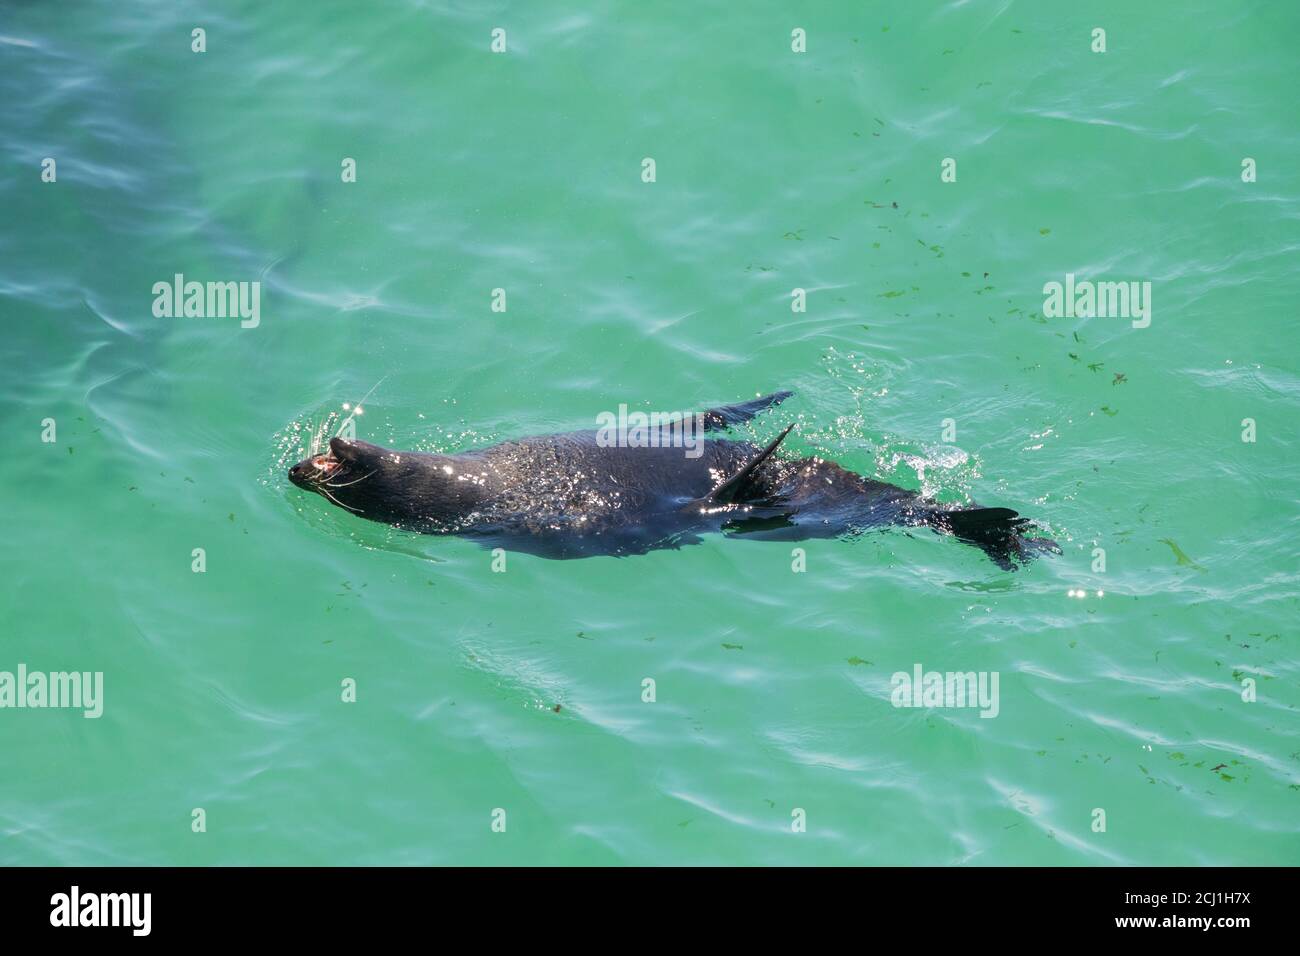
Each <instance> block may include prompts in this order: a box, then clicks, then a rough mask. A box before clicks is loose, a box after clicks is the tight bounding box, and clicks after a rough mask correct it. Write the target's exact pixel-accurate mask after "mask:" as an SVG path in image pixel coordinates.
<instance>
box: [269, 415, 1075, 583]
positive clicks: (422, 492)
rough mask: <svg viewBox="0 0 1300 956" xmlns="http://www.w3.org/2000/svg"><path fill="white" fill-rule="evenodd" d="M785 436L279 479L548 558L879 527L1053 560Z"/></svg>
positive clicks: (344, 461) (344, 462) (330, 468)
mask: <svg viewBox="0 0 1300 956" xmlns="http://www.w3.org/2000/svg"><path fill="white" fill-rule="evenodd" d="M790 394H791V393H790V392H776V393H775V394H772V395H768V396H765V397H763V398H758V399H755V400H753V401H750V402H744V403H742V404H739V405H728V406H724V407H721V408H715V409H712V410H710V411H708V412H705V413H704V414H703V416H702V422H703V425H704V428H705V429H706V430H708V431H720V430H723V429H725V428H727V427H728V426H730V425H735V424H739V423H741V422H746V421H749V420H750V419H752V418H753V417H754V416H755V415H757V414H758V413H759V412H762V411H764V410H766V409H768V408H772V407H774V406H776V405H779V404H780V403H781V402H782V401H784V400H785V399H786V398H788V397H789V396H790ZM789 431H790V428H787V429H786V430H785V431H784V432H782V433H781V434H780V435H779V436H778V437H777V438H776V440H775V441H773V442H772V443H771V444H770V445H768V446H767V447H766V448H760V447H759V446H757V445H754V444H751V443H749V442H739V441H730V440H726V439H713V440H709V441H703V440H702V436H701V446H700V448H699V449H697V450H698V451H699V452H700V453H699V454H698V457H691V456H690V455H688V454H686V450H685V449H683V448H682V447H614V446H611V445H608V444H602V443H601V442H599V441H598V440H597V436H598V432H596V431H594V430H593V431H585V432H569V433H565V434H557V435H538V436H535V437H531V438H521V439H519V440H517V441H508V442H503V443H501V444H499V445H493V446H491V447H489V448H482V449H478V450H475V451H468V452H463V453H461V454H458V455H430V454H426V453H424V452H412V451H395V450H393V449H390V448H382V447H380V446H378V445H371V444H368V443H367V442H362V441H347V440H344V439H342V438H334V439H331V440H330V453H329V454H328V455H322V456H318V457H316V458H309V459H306V460H304V461H301V462H299V463H298V464H297V465H294V466H293V468H292V469H290V471H289V478H290V480H291V481H293V483H294V484H296V485H298V486H299V487H301V488H305V489H307V490H310V491H316V492H318V493H319V494H321V495H322V496H323V497H325V498H327V499H328V500H330V501H331V502H333V503H334V504H336V505H338V506H340V507H342V508H345V509H347V510H348V511H350V512H352V513H354V514H356V515H358V516H359V517H363V518H368V519H370V520H372V521H381V522H384V523H386V524H390V525H394V526H396V527H399V528H405V529H408V530H410V531H418V532H423V533H426V534H456V535H462V536H465V537H470V538H474V539H477V540H479V541H481V542H482V543H483V544H485V545H487V546H488V547H503V548H506V549H508V550H514V551H524V552H528V553H531V554H537V555H541V556H543V557H550V558H577V557H587V556H591V555H631V554H644V553H645V552H647V551H651V550H654V549H656V548H674V547H679V546H681V545H683V544H689V543H695V542H697V541H699V536H700V535H701V534H703V533H707V532H725V533H727V534H729V535H733V536H739V537H745V538H753V539H761V540H782V541H795V540H800V539H803V538H825V537H835V536H839V535H846V534H853V533H857V532H860V531H863V530H866V529H868V528H874V527H881V526H885V525H902V526H914V527H929V528H933V529H935V530H936V531H939V532H942V533H946V534H951V535H953V536H954V537H956V538H958V539H960V540H962V541H966V542H968V543H970V544H974V545H976V546H978V547H980V548H981V549H983V550H984V552H985V553H986V554H988V556H989V557H990V558H992V559H993V560H994V561H995V562H996V563H997V564H998V565H999V566H1000V567H1002V568H1006V569H1011V568H1014V567H1015V566H1016V564H1017V563H1020V562H1023V561H1025V560H1028V559H1029V558H1030V557H1032V556H1033V555H1034V554H1036V553H1038V552H1042V551H1056V552H1058V553H1059V551H1060V549H1059V548H1058V547H1057V546H1056V544H1055V542H1052V541H1050V540H1048V539H1046V538H1034V537H1029V536H1027V535H1026V534H1025V532H1027V531H1029V530H1031V529H1032V527H1033V526H1032V525H1031V524H1030V523H1029V522H1028V521H1027V520H1026V519H1024V518H1021V517H1020V516H1019V515H1018V514H1016V512H1014V511H1011V510H1009V509H1007V508H981V507H974V506H973V507H967V508H957V507H953V506H948V505H940V504H938V503H936V502H934V501H932V500H929V499H926V498H923V497H921V496H919V495H917V494H915V493H913V492H910V491H907V490H905V489H903V488H899V487H897V486H895V485H890V484H886V483H884V482H879V481H872V480H871V479H868V478H864V477H862V476H861V475H858V474H855V473H853V472H851V471H846V470H845V469H843V468H841V467H840V466H839V465H837V464H835V463H834V462H830V461H826V460H824V459H822V458H783V457H780V456H778V455H776V454H775V452H776V450H777V448H778V446H779V445H780V443H781V440H782V439H784V438H785V436H786V434H788V433H789ZM668 444H669V442H668V440H667V439H666V438H665V441H664V445H668Z"/></svg>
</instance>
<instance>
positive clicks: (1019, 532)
mask: <svg viewBox="0 0 1300 956" xmlns="http://www.w3.org/2000/svg"><path fill="white" fill-rule="evenodd" d="M927 523H928V524H929V525H930V526H931V527H933V528H936V529H937V530H939V531H942V532H944V533H945V534H950V535H952V536H953V537H954V538H957V539H958V540H960V541H965V542H966V543H967V544H973V545H975V546H976V547H977V548H980V549H981V550H982V551H983V552H984V553H985V554H987V555H988V556H989V557H990V558H992V559H993V562H994V563H995V564H996V565H997V566H998V567H1000V568H1002V570H1004V571H1014V570H1015V568H1016V562H1020V563H1024V562H1026V561H1028V560H1030V559H1031V558H1032V557H1034V555H1035V554H1038V553H1040V552H1044V551H1047V552H1052V553H1055V554H1060V553H1061V549H1060V546H1059V545H1057V543H1056V542H1055V541H1052V540H1051V539H1050V538H1026V537H1025V536H1024V532H1026V531H1029V530H1031V529H1032V528H1033V527H1034V526H1033V524H1032V522H1030V521H1029V519H1028V518H1022V517H1020V515H1019V514H1017V513H1016V512H1014V511H1012V510H1011V509H1010V508H969V509H966V510H961V511H957V510H954V511H935V512H933V513H932V514H931V515H930V517H929V521H928V522H927Z"/></svg>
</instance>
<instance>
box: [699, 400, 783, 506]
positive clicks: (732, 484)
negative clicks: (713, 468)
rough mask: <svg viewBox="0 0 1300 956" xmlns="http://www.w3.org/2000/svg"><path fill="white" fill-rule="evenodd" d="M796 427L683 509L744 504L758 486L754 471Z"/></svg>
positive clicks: (777, 437)
mask: <svg viewBox="0 0 1300 956" xmlns="http://www.w3.org/2000/svg"><path fill="white" fill-rule="evenodd" d="M792 428H794V422H791V423H790V424H789V425H787V426H786V427H785V431H783V432H781V434H779V435H777V436H776V437H775V438H773V439H772V441H771V443H770V444H769V445H768V446H767V447H766V448H764V449H763V450H762V451H760V452H759V453H758V454H757V455H755V456H754V457H753V458H752V459H750V461H749V462H748V463H747V464H746V465H745V467H744V468H742V469H740V471H738V472H736V473H735V474H734V475H732V476H731V477H730V478H728V479H727V480H726V481H724V482H723V483H722V484H720V485H718V487H716V488H714V489H713V490H712V491H710V492H709V493H708V494H707V495H705V496H704V497H703V498H696V499H695V500H694V501H692V502H691V503H690V504H688V505H687V506H686V507H685V508H684V509H683V510H685V511H691V510H702V509H707V508H719V507H725V506H727V505H734V504H742V503H744V502H745V501H747V500H749V499H751V498H752V497H753V495H754V492H755V490H756V488H757V486H756V485H755V484H754V481H753V478H754V473H755V472H756V471H757V470H758V466H759V465H761V464H763V462H765V461H767V460H768V458H770V457H771V456H772V452H774V451H776V446H777V445H779V444H781V442H782V440H783V439H784V438H785V436H786V435H788V434H790V429H792Z"/></svg>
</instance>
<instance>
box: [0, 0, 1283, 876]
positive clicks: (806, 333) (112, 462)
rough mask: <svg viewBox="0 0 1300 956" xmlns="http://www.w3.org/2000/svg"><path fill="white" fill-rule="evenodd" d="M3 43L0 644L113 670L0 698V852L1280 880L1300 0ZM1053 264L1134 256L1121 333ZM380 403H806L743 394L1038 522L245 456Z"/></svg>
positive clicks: (71, 24)
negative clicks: (246, 300) (483, 506)
mask: <svg viewBox="0 0 1300 956" xmlns="http://www.w3.org/2000/svg"><path fill="white" fill-rule="evenodd" d="M74 7H75V8H77V9H75V10H74V9H73V8H74ZM194 27H203V28H205V29H206V31H207V34H206V41H207V51H206V52H205V53H201V54H199V53H194V52H192V51H191V33H190V31H191V30H192V29H193V28H194ZM495 27H502V28H504V29H505V30H506V52H505V53H501V54H494V53H492V52H491V50H490V44H491V42H492V30H493V28H495ZM1094 27H1102V28H1104V29H1105V30H1106V44H1107V49H1106V52H1105V53H1095V52H1093V51H1092V49H1091V46H1092V43H1093V40H1092V30H1093V28H1094ZM795 28H802V29H803V30H805V31H806V36H807V51H806V52H805V53H795V52H793V51H792V50H791V31H792V30H793V29H795ZM0 37H2V38H3V39H0V131H3V137H0V151H2V152H3V162H2V164H0V203H2V207H3V210H4V212H3V217H4V218H3V230H2V231H0V317H2V319H3V323H4V325H3V328H4V335H3V336H2V337H0V360H2V361H3V367H4V369H5V373H4V375H3V376H2V377H0V389H2V390H3V406H2V408H0V415H2V416H3V423H4V426H5V434H6V435H7V437H8V451H9V453H8V454H6V455H4V456H3V457H0V487H3V488H4V499H3V500H4V504H5V507H4V513H5V526H6V543H7V547H6V548H5V549H4V567H3V569H0V570H2V571H3V580H4V590H3V600H2V601H0V610H2V612H3V618H2V620H3V628H2V630H0V635H2V636H0V671H4V670H7V671H13V670H15V669H16V668H17V666H18V665H19V664H20V663H23V664H26V665H27V666H28V667H29V668H31V669H39V670H46V671H50V670H78V671H102V672H103V675H104V677H103V680H104V702H103V703H104V713H103V716H102V717H101V718H99V719H97V720H90V719H83V717H82V716H81V713H80V712H79V711H73V710H53V709H44V710H38V709H25V710H17V709H5V710H0V753H3V755H4V757H3V763H2V764H0V767H2V769H0V863H4V864H32V863H64V864H110V863H124V864H161V863H182V864H244V863H255V864H280V863H308V864H334V863H356V864H422V863H492V864H496V863H527V864H539V863H592V864H604V863H637V864H681V863H692V864H695V863H741V864H776V863H798V864H809V863H888V864H976V865H984V864H1067V865H1096V864H1103V865H1104V864H1209V863H1214V864H1248V863H1250V864H1253V863H1275V864H1276V863H1282V864H1295V863H1298V862H1300V835H1297V830H1298V827H1297V821H1298V819H1300V812H1298V811H1300V733H1298V731H1300V721H1298V720H1297V705H1300V691H1298V690H1297V674H1298V673H1300V668H1298V666H1297V640H1298V635H1297V632H1296V620H1297V614H1296V611H1297V595H1298V594H1300V589H1298V583H1300V582H1298V580H1297V579H1298V571H1300V569H1298V567H1297V560H1296V554H1297V548H1296V545H1295V540H1296V535H1297V532H1298V531H1300V522H1298V520H1297V517H1298V514H1300V510H1298V508H1297V493H1296V492H1297V478H1298V477H1300V472H1298V469H1297V460H1298V457H1297V456H1298V452H1300V436H1298V435H1297V430H1296V423H1297V410H1298V409H1300V373H1298V371H1297V349H1296V344H1297V335H1296V332H1295V308H1296V303H1297V301H1298V300H1300V299H1298V295H1297V294H1298V293H1300V278H1298V277H1297V270H1296V262H1297V259H1296V254H1297V251H1298V250H1300V227H1298V221H1300V173H1298V172H1297V168H1296V162H1295V160H1296V156H1297V155H1300V135H1297V106H1296V102H1297V101H1296V97H1295V89H1294V86H1295V76H1296V73H1297V59H1298V55H1297V53H1296V49H1297V42H1296V41H1297V40H1298V39H1300V8H1297V7H1296V6H1295V5H1294V4H1289V3H1269V2H1262V0H1261V2H1253V3H1252V2H1247V3H1241V4H1228V5H1225V4H1221V3H1211V2H1207V0H1196V2H1178V3H1174V2H1172V0H1165V2H1159V3H1142V4H1134V3H1131V2H1110V3H1093V4H1087V5H1078V4H1066V3H1037V2H1015V3H1013V2H970V3H951V4H926V3H916V2H901V0H899V2H889V3H881V2H871V3H848V2H842V3H816V4H811V5H808V6H807V7H806V8H804V7H800V8H798V9H792V8H790V6H789V5H788V4H779V3H775V2H760V3H752V4H742V5H729V6H727V7H726V8H725V9H724V8H717V9H705V8H702V7H701V6H700V5H698V4H692V3H668V2H665V3H655V4H650V5H644V4H639V5H636V4H601V3H596V4H561V3H545V4H499V3H496V4H470V3H464V4H441V3H420V2H416V0H406V2H383V3H366V4H357V3H351V2H342V0H331V2H277V3H274V4H267V3H228V4H210V5H207V7H205V6H204V5H199V4H195V3H188V2H178V3H168V4H143V3H139V4H137V3H120V4H113V5H105V4H88V5H76V4H73V5H69V4H47V3H33V2H10V3H6V4H4V5H3V6H0ZM45 157H51V158H54V159H55V160H56V162H57V180H56V181H55V182H52V183H46V182H42V181H41V163H42V160H43V159H44V158H45ZM647 157H650V158H653V159H654V160H655V166H656V168H655V173H656V176H655V181H654V182H652V183H647V182H643V180H642V161H643V159H645V158H647ZM1246 157H1249V158H1251V159H1253V160H1254V161H1255V163H1256V168H1257V176H1258V178H1257V181H1255V182H1243V181H1242V160H1243V158H1246ZM344 158H352V159H354V160H355V161H356V164H357V180H356V182H354V183H344V182H342V177H341V164H342V162H343V160H344ZM945 158H953V159H955V160H956V163H957V166H956V180H955V181H954V182H944V181H942V180H941V176H940V172H941V162H942V161H943V160H944V159H945ZM176 273H182V274H184V275H185V277H186V278H187V279H196V280H199V281H208V280H214V281H253V280H260V281H261V282H262V298H261V312H260V324H259V325H258V326H257V327H256V328H248V329H244V328H240V327H239V323H238V321H237V320H234V319H221V318H194V317H191V318H157V317H155V316H154V314H153V300H154V296H153V293H152V287H153V285H154V283H156V282H160V281H162V282H169V281H171V278H172V276H173V275H174V274H176ZM1067 273H1074V274H1075V275H1076V276H1078V277H1080V278H1089V279H1092V280H1116V281H1119V280H1123V281H1129V280H1133V281H1149V282H1151V284H1152V298H1151V304H1152V321H1151V323H1150V325H1149V327H1146V328H1134V327H1133V325H1132V323H1131V322H1130V321H1129V319H1127V318H1117V317H1110V318H1062V317H1057V318H1045V317H1044V315H1043V312H1044V296H1043V286H1044V284H1045V283H1047V282H1051V281H1064V279H1065V276H1066V274H1067ZM497 288H502V289H505V290H506V296H507V299H506V301H507V309H506V311H505V312H494V311H493V310H492V308H491V305H492V290H494V289H497ZM795 288H801V289H804V290H806V293H807V309H806V311H805V312H801V313H800V312H794V311H792V308H791V301H792V300H791V293H792V290H793V289H795ZM376 386H377V387H376ZM372 388H373V393H371V394H370V395H369V398H368V399H367V400H366V401H365V403H364V412H363V414H362V415H361V416H359V417H357V418H356V419H355V424H356V426H357V434H358V436H359V437H362V438H365V439H368V440H371V441H376V442H379V443H382V444H387V445H392V446H396V447H401V448H420V449H424V450H438V451H454V450H461V449H467V448H471V447H477V446H481V445H483V444H486V443H490V442H492V441H494V440H501V439H505V438H510V437H517V436H522V435H527V434H534V433H540V432H546V431H552V430H560V429H572V428H581V427H591V426H592V424H593V423H594V421H595V416H596V415H597V413H599V412H600V411H603V410H608V409H616V408H617V407H618V405H619V404H620V403H628V404H629V405H631V406H633V407H639V408H643V409H647V410H649V409H655V410H665V411H668V410H684V409H694V408H700V407H704V406H707V405H713V404H719V403H724V402H732V401H738V400H741V399H743V398H746V397H750V396H753V395H754V394H757V393H760V392H770V391H773V390H776V389H778V388H793V389H795V390H797V395H796V397H795V398H793V399H791V400H790V401H789V402H787V403H786V404H785V405H784V406H783V407H782V408H781V409H780V410H779V411H778V412H776V413H774V414H772V415H769V416H766V417H765V419H762V420H760V421H758V422H756V423H755V424H754V425H753V426H752V427H747V428H745V429H743V433H744V434H746V436H747V437H753V438H755V439H768V438H770V437H772V436H773V435H774V434H775V433H776V431H777V430H778V429H779V428H780V427H782V426H783V425H784V424H786V423H788V422H789V421H796V422H798V427H797V429H796V431H795V432H794V433H793V434H792V435H791V436H790V439H789V440H788V441H787V445H788V446H789V448H790V450H791V451H792V452H797V453H804V454H807V453H814V452H815V453H820V454H823V455H825V456H827V457H830V458H833V459H835V460H837V461H839V462H840V463H842V464H844V465H845V466H846V467H850V468H853V469H855V470H857V471H860V472H862V473H864V474H870V475H875V476H880V477H882V478H884V479H885V480H889V481H893V482H896V483H898V484H902V485H905V486H907V487H910V488H917V489H924V490H926V491H927V492H929V493H931V494H934V495H937V496H939V497H940V498H942V499H944V500H948V501H961V500H966V499H971V498H974V499H978V500H979V501H980V502H981V503H983V504H988V505H999V506H1007V507H1012V508H1016V509H1017V510H1019V511H1021V512H1023V513H1025V514H1027V515H1030V516H1032V517H1034V518H1036V519H1038V520H1039V521H1041V522H1042V523H1043V525H1044V526H1045V527H1046V528H1048V529H1049V530H1050V532H1051V533H1052V534H1053V535H1054V536H1055V537H1056V538H1057V540H1059V541H1060V542H1061V544H1062V546H1063V551H1064V553H1063V554H1062V555H1060V556H1059V557H1056V558H1052V559H1048V560H1044V561H1040V562H1038V563H1036V564H1034V565H1033V566H1031V567H1029V568H1027V569H1025V570H1022V571H1020V572H1018V573H1014V574H1012V573H1006V572H1003V571H999V570H998V569H997V568H996V567H995V566H994V565H992V564H991V563H990V562H989V561H988V560H987V559H986V558H984V556H983V555H981V554H980V553H979V552H978V551H976V550H975V549H972V548H969V547H966V546H963V545H961V544H960V543H957V542H955V541H953V540H952V539H944V538H939V537H936V536H934V535H932V534H930V533H928V532H923V533H914V534H912V535H908V534H904V533H901V532H898V531H886V532H880V533H874V534H868V535H865V536H862V537H860V538H857V539H854V540H849V541H846V540H821V541H811V542H807V543H806V544H804V545H803V547H804V549H805V552H806V563H807V570H806V571H805V572H803V573H794V572H793V571H792V562H793V561H794V560H795V556H793V555H792V551H791V545H789V544H776V543H757V542H743V541H732V540H725V539H722V538H717V537H714V538H709V539H707V540H706V541H705V542H704V543H703V544H700V545H696V546H692V547H686V548H683V549H681V550H679V551H660V552H656V553H653V554H651V555H648V556H644V557H635V558H628V559H612V558H594V559H588V560H581V561H569V562H556V561H546V560H543V559H540V558H533V557H529V556H527V555H522V554H511V555H509V556H508V558H507V570H506V571H505V573H496V572H494V571H493V570H492V556H491V554H490V553H489V552H488V551H486V550H484V549H482V548H480V547H478V546H476V545H474V544H472V543H470V542H466V541H462V540H458V539H438V538H428V537H419V536H415V535H408V534H402V533H397V532H392V531H389V530H387V529H385V528H384V527H382V526H379V525H375V524H371V523H367V522H364V521H362V520H360V519H358V518H356V517H355V516H353V515H350V514H348V513H346V512H344V511H342V510H339V509H334V508H331V507H329V506H328V505H327V503H325V502H324V501H323V500H321V499H320V498H318V497H315V496H308V495H306V494H305V493H303V492H301V491H299V490H298V489H296V488H294V487H292V486H291V485H290V484H289V483H288V481H287V480H286V479H285V476H284V470H285V468H286V467H287V465H288V464H291V463H292V462H293V461H294V460H296V458H297V457H298V456H299V455H301V454H302V453H303V451H304V447H305V445H306V444H307V442H308V439H309V436H310V435H311V433H312V432H313V431H314V430H315V429H318V428H320V427H321V426H322V425H324V426H326V427H336V426H337V424H338V422H339V413H340V412H341V410H342V406H343V404H344V403H345V402H346V403H350V404H355V403H356V402H358V401H359V400H361V399H362V398H363V397H365V396H366V395H367V393H370V392H371V389H372ZM47 418H52V419H54V420H55V423H56V439H57V440H56V441H54V442H52V443H51V442H43V441H42V440H41V439H42V431H43V426H42V421H43V420H44V419H47ZM1243 419H1252V420H1253V421H1254V422H1255V429H1256V433H1255V439H1256V440H1255V441H1253V442H1248V441H1243V440H1242V435H1243V424H1242V421H1243ZM945 420H951V422H950V423H949V425H950V426H951V428H953V429H955V434H954V433H952V432H949V434H948V435H945V433H944V428H945ZM196 548H202V549H204V553H205V558H206V571H205V572H204V573H195V572H194V571H192V561H193V558H192V553H193V550H194V549H196ZM1097 548H1100V549H1103V550H1104V556H1105V570H1104V571H1101V570H1094V562H1095V558H1094V553H1095V552H1094V549H1097ZM1079 591H1083V592H1085V593H1086V597H1082V598H1080V597H1077V596H1071V595H1072V594H1077V593H1078V592H1079ZM1099 592H1100V593H1099ZM916 664H921V665H922V666H923V667H924V668H925V669H927V670H938V671H968V670H969V671H978V672H987V673H992V672H996V673H997V674H998V675H999V676H1000V707H999V712H998V715H997V716H996V717H995V718H993V719H983V718H981V717H980V716H979V713H978V711H976V710H972V709H952V708H918V709H902V708H895V707H894V706H892V705H891V675H892V674H893V673H894V672H896V671H906V672H910V671H911V670H912V669H913V667H914V665H916ZM349 678H350V679H351V680H353V681H355V684H356V698H357V699H356V701H355V702H344V701H343V700H342V696H343V691H342V686H343V682H344V681H345V680H346V679H349ZM646 678H650V679H652V680H653V681H654V682H655V688H656V694H655V697H656V699H655V701H654V702H653V703H647V702H644V701H643V699H642V686H643V685H642V682H643V681H644V680H645V679H646ZM1247 679H1253V680H1254V681H1255V697H1256V699H1254V700H1253V701H1244V700H1243V699H1242V698H1243V681H1245V680H1247ZM1248 696H1249V695H1248ZM557 706H558V708H559V709H558V710H557V709H556V708H557ZM196 808H202V810H203V811H204V813H205V822H206V830H205V832H194V824H193V820H194V811H195V809H196ZM498 808H500V809H502V810H504V811H505V814H506V816H505V819H506V827H505V832H494V830H493V813H494V810H496V809H498ZM1098 808H1099V809H1101V810H1104V811H1105V822H1106V828H1105V832H1096V831H1095V830H1094V825H1093V824H1094V819H1096V814H1095V813H1094V811H1095V810H1096V809H1098ZM797 810H802V811H803V814H804V815H805V816H806V830H805V831H804V832H796V827H795V823H796V822H797V821H796V818H797V817H798V814H797V813H796V811H797Z"/></svg>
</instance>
